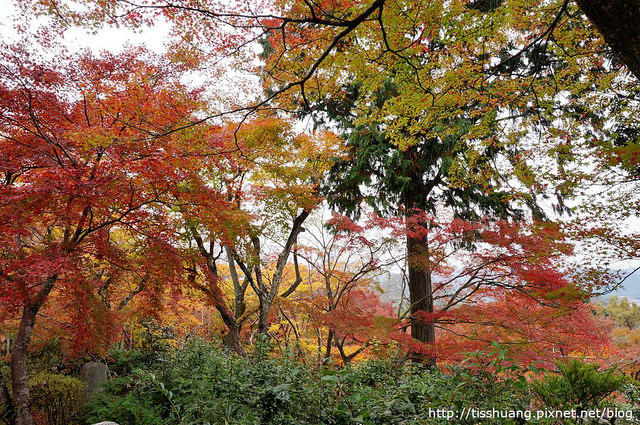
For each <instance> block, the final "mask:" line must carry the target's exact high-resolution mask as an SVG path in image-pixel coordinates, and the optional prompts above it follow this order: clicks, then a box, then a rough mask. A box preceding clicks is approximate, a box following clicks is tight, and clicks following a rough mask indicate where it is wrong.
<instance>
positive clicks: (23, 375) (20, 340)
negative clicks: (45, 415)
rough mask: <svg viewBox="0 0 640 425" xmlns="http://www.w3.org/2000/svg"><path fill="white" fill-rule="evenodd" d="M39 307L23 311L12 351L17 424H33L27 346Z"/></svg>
mask: <svg viewBox="0 0 640 425" xmlns="http://www.w3.org/2000/svg"><path fill="white" fill-rule="evenodd" d="M38 310H39V308H34V306H31V305H26V306H25V307H24V309H23V312H22V320H21V321H20V328H19V330H18V337H17V338H16V342H15V344H14V346H13V352H12V353H11V384H12V387H13V409H14V412H15V418H16V425H33V423H34V422H33V418H32V416H31V409H30V402H29V386H28V383H27V348H28V347H29V341H30V340H31V334H32V332H33V325H34V324H35V318H36V315H37V314H38Z"/></svg>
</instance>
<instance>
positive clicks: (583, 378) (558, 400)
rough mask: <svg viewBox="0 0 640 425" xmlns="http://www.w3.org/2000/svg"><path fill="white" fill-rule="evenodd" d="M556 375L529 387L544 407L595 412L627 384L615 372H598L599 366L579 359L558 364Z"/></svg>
mask: <svg viewBox="0 0 640 425" xmlns="http://www.w3.org/2000/svg"><path fill="white" fill-rule="evenodd" d="M556 365H557V367H558V374H546V375H545V377H544V379H542V380H540V381H538V382H533V383H532V384H531V387H532V389H533V391H534V392H535V393H536V395H537V396H538V398H539V399H540V400H541V401H542V403H543V404H544V406H546V407H552V408H557V409H565V408H566V409H579V410H586V409H596V408H598V407H601V405H602V403H603V402H604V401H605V399H606V398H607V397H609V396H610V395H611V394H613V393H614V392H615V391H618V390H619V389H621V388H622V386H623V385H624V384H625V383H626V382H627V378H626V377H625V376H624V375H621V374H619V373H617V372H616V371H615V370H613V369H611V370H605V371H601V370H599V367H598V365H595V364H588V363H584V362H583V361H581V360H578V359H569V360H568V361H566V362H557V363H556Z"/></svg>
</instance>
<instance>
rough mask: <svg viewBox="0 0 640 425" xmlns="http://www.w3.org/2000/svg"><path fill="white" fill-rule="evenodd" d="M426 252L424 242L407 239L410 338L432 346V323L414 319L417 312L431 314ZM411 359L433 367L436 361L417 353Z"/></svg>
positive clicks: (429, 271) (433, 333)
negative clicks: (426, 362) (428, 363)
mask: <svg viewBox="0 0 640 425" xmlns="http://www.w3.org/2000/svg"><path fill="white" fill-rule="evenodd" d="M427 250H428V247H427V245H426V243H425V241H422V240H419V239H416V238H412V237H407V255H408V263H409V302H410V303H411V309H410V312H411V337H412V338H414V339H416V340H418V341H420V342H425V343H430V344H434V343H435V341H436V333H435V326H434V323H433V322H425V321H424V320H419V319H418V317H416V313H417V312H419V311H422V312H425V313H433V289H432V285H431V270H430V268H429V261H428V255H429V254H428V251H427ZM411 358H412V359H413V360H416V361H429V362H430V363H431V364H433V365H435V360H436V359H435V357H432V358H430V359H425V358H424V356H422V355H418V354H417V353H413V354H412V355H411Z"/></svg>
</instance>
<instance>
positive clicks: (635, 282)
mask: <svg viewBox="0 0 640 425" xmlns="http://www.w3.org/2000/svg"><path fill="white" fill-rule="evenodd" d="M632 271H633V269H628V270H623V272H626V273H631V272H632ZM611 295H617V296H618V297H625V298H629V299H633V300H640V270H638V271H637V272H635V273H633V274H632V275H630V276H629V277H627V278H626V279H625V281H624V282H623V283H622V286H620V287H619V288H618V289H616V290H615V291H613V292H612V293H611Z"/></svg>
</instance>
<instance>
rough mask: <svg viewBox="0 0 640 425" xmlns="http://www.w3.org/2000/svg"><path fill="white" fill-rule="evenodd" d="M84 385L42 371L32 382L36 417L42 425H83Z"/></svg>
mask: <svg viewBox="0 0 640 425" xmlns="http://www.w3.org/2000/svg"><path fill="white" fill-rule="evenodd" d="M83 392H84V383H83V382H82V381H80V380H79V379H77V378H73V377H71V376H65V375H60V374H53V373H47V372H38V373H37V374H35V375H34V376H32V377H31V378H30V379H29V394H30V396H31V407H32V410H33V412H34V416H35V417H38V418H41V421H39V423H40V424H41V425H74V424H81V423H82V421H81V411H82V407H83V405H84V402H85V400H84V395H83Z"/></svg>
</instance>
